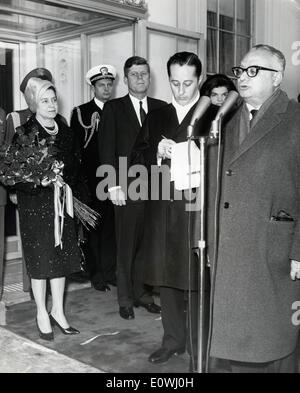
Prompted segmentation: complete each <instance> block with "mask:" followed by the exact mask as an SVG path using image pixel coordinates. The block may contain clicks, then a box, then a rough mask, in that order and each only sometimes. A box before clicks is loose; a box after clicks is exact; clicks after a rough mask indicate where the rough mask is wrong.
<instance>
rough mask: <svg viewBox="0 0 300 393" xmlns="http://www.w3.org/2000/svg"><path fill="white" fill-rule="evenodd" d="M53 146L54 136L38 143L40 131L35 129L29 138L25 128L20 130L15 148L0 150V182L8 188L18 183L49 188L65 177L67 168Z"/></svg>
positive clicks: (7, 147) (17, 132) (18, 130)
mask: <svg viewBox="0 0 300 393" xmlns="http://www.w3.org/2000/svg"><path fill="white" fill-rule="evenodd" d="M54 142H55V138H53V136H49V137H45V138H43V139H39V131H38V128H37V127H32V130H31V132H29V133H28V134H25V132H24V130H23V128H22V127H20V128H18V129H17V131H16V135H15V139H14V142H13V144H12V145H9V146H7V145H6V146H2V148H1V150H0V181H1V182H2V183H3V184H4V185H7V186H13V185H15V184H16V183H33V184H34V186H39V185H43V186H46V184H47V185H49V184H50V183H51V181H53V180H54V179H55V178H56V176H57V175H58V174H60V175H62V171H63V167H64V164H63V163H62V162H61V161H58V160H57V159H56V154H57V148H56V147H55V145H54ZM48 181H50V183H49V184H48Z"/></svg>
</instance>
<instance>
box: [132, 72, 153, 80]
mask: <svg viewBox="0 0 300 393" xmlns="http://www.w3.org/2000/svg"><path fill="white" fill-rule="evenodd" d="M128 76H131V77H132V78H135V79H139V78H146V77H147V76H149V72H129V74H128Z"/></svg>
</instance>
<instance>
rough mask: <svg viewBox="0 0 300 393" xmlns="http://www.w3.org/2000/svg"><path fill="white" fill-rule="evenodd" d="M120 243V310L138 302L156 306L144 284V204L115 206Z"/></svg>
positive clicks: (117, 236)
mask: <svg viewBox="0 0 300 393" xmlns="http://www.w3.org/2000/svg"><path fill="white" fill-rule="evenodd" d="M115 223H116V241H117V289H118V302H119V305H120V307H132V306H133V304H134V302H141V303H146V304H149V303H152V302H153V298H152V296H151V294H150V293H149V290H148V288H146V286H145V285H144V280H143V277H144V265H143V262H144V258H143V249H142V239H143V234H144V203H136V204H127V205H126V206H116V207H115Z"/></svg>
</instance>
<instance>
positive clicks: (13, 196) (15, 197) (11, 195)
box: [9, 194, 18, 205]
mask: <svg viewBox="0 0 300 393" xmlns="http://www.w3.org/2000/svg"><path fill="white" fill-rule="evenodd" d="M9 199H10V201H11V203H13V204H14V205H17V204H18V199H17V194H9Z"/></svg>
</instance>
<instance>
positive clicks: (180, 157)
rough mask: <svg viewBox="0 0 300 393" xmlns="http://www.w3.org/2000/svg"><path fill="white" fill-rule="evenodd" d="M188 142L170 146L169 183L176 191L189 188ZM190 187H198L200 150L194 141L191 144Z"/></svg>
mask: <svg viewBox="0 0 300 393" xmlns="http://www.w3.org/2000/svg"><path fill="white" fill-rule="evenodd" d="M189 172H190V171H189V161H188V142H181V143H176V145H173V146H172V156H171V181H174V186H175V188H176V190H179V191H181V190H187V189H188V188H189ZM191 174H192V175H191V186H192V188H197V187H199V186H200V149H199V148H198V147H197V145H196V144H195V142H194V141H192V142H191Z"/></svg>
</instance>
